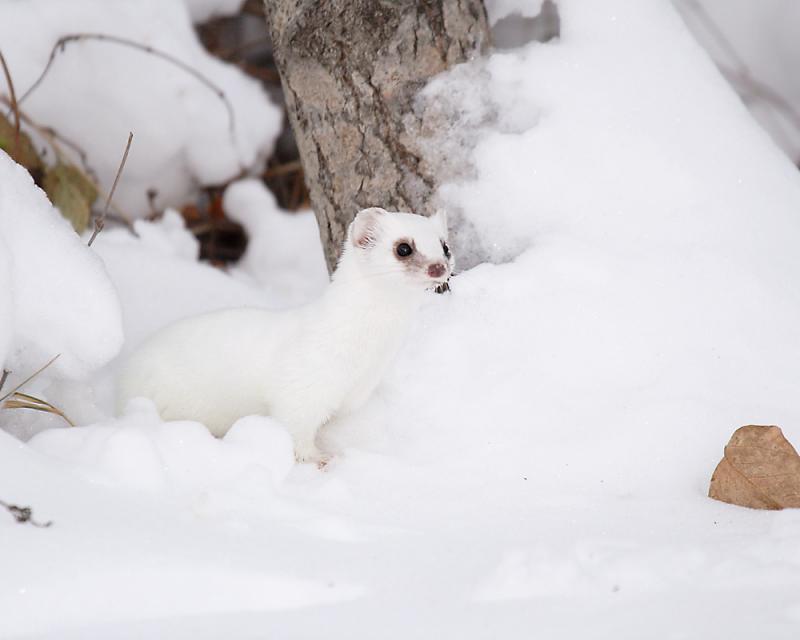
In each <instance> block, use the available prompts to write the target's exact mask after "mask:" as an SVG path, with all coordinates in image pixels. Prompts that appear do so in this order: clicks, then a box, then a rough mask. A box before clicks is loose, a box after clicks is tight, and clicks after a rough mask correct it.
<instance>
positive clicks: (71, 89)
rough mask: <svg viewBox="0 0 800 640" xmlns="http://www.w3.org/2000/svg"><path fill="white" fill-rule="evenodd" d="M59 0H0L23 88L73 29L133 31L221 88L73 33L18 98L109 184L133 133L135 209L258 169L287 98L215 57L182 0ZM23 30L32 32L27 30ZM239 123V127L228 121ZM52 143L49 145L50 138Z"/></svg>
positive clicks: (128, 170)
mask: <svg viewBox="0 0 800 640" xmlns="http://www.w3.org/2000/svg"><path fill="white" fill-rule="evenodd" d="M61 4H62V3H61V2H60V0H55V1H54V0H32V1H31V2H10V3H9V2H6V3H0V42H2V43H3V54H4V56H5V57H6V60H7V62H8V65H9V68H10V70H11V74H12V76H13V79H14V84H15V86H16V88H17V94H18V95H22V94H23V93H24V92H25V91H26V90H27V89H28V87H30V86H31V85H32V84H33V82H34V81H35V80H36V78H37V77H38V76H39V74H40V73H41V72H42V70H43V69H44V67H45V65H46V63H47V60H48V56H49V55H50V51H51V49H52V48H53V46H54V45H55V43H56V42H57V41H58V39H59V38H60V37H62V36H64V35H67V34H74V33H99V34H105V35H110V36H117V37H121V38H126V39H128V40H133V41H135V42H137V43H140V44H142V45H144V46H149V47H153V48H154V49H158V50H160V51H162V52H164V53H165V54H167V55H169V56H172V57H174V58H176V59H177V60H179V61H180V62H182V63H185V64H186V65H189V66H190V67H192V68H193V69H195V70H196V71H197V72H198V73H200V74H202V75H203V76H204V77H205V78H207V79H208V81H210V82H212V83H214V84H215V85H216V86H217V87H219V89H221V91H222V92H223V93H224V95H225V97H226V98H227V100H228V101H229V103H230V105H231V107H232V110H233V114H232V115H233V122H231V121H230V120H229V115H230V114H229V113H228V111H227V108H226V104H225V102H224V101H223V100H221V99H220V97H219V96H218V95H217V94H216V92H215V90H214V89H212V88H210V87H209V86H206V84H204V83H203V82H202V81H201V80H199V79H198V78H196V77H194V76H193V75H191V74H190V73H187V72H186V71H185V70H182V69H180V68H178V67H177V66H175V65H173V64H170V63H169V62H168V61H167V60H164V59H163V58H159V57H157V56H155V55H151V54H148V53H147V52H144V51H140V50H137V49H133V48H130V47H127V46H122V45H119V44H114V43H111V42H101V41H97V40H83V41H77V42H70V43H68V44H67V45H66V46H65V48H64V49H63V50H62V51H60V52H59V53H57V55H56V57H55V59H54V61H53V64H52V67H51V69H50V71H49V73H48V75H47V76H46V77H45V79H44V81H43V82H42V84H41V85H40V86H39V88H38V89H37V90H36V91H35V92H34V93H32V94H31V96H30V98H29V99H27V100H25V101H24V103H23V104H22V105H21V108H22V109H23V110H24V111H25V112H27V113H28V114H29V115H30V116H31V117H32V118H33V119H34V120H35V121H37V122H38V123H40V124H42V125H46V126H51V127H53V128H54V129H55V130H56V131H58V132H59V133H60V134H62V135H63V136H65V137H66V138H67V139H71V140H74V141H76V142H77V143H79V144H80V145H81V146H82V147H83V148H84V149H85V151H86V152H87V155H88V158H89V162H90V163H91V165H92V167H93V168H94V169H95V170H96V172H97V173H98V175H99V179H100V183H101V185H103V186H104V187H105V188H106V190H107V189H109V188H110V186H111V183H112V181H113V178H114V175H115V173H116V170H117V166H118V165H119V161H120V157H121V155H122V151H123V149H124V146H125V140H126V138H127V134H128V132H129V131H132V132H133V133H134V136H135V137H134V142H133V146H132V147H131V152H130V156H129V158H128V162H127V164H126V166H125V175H124V178H123V179H122V180H121V182H120V184H119V186H118V188H117V191H116V195H115V202H116V203H117V204H118V205H119V206H120V207H121V208H122V209H123V210H124V211H125V212H126V213H128V214H130V215H134V216H141V215H144V214H146V213H147V212H148V211H149V205H148V197H147V191H148V190H149V189H153V190H155V192H156V203H157V205H158V206H169V205H177V204H181V203H182V202H183V201H185V199H186V198H187V197H188V196H189V195H190V194H191V192H192V190H193V189H194V188H196V186H197V185H198V184H200V185H207V184H218V183H221V182H224V181H226V180H228V179H231V178H232V177H234V176H235V175H237V174H238V173H240V172H241V171H242V170H244V169H250V168H257V167H258V165H259V164H260V163H261V162H262V160H263V159H264V158H265V157H266V156H267V155H268V154H269V152H270V151H271V149H272V145H273V142H274V140H275V138H276V136H277V135H278V133H279V131H280V128H281V111H280V108H279V107H277V106H276V105H274V104H273V103H272V102H270V100H269V98H268V96H267V94H266V93H265V91H264V90H263V89H262V88H261V86H260V85H259V84H258V83H257V82H256V81H255V80H253V79H251V78H248V77H247V76H245V75H244V74H243V73H242V72H240V71H239V70H238V69H236V68H235V67H233V66H232V65H229V64H225V63H222V62H220V61H219V60H217V59H215V58H213V57H212V56H211V55H209V54H208V53H207V52H206V51H205V49H203V47H202V45H201V44H200V42H199V41H198V39H197V36H196V35H195V33H194V30H193V28H192V23H191V20H190V18H189V14H188V12H187V9H186V6H185V4H184V3H183V0H135V1H131V0H120V1H116V2H107V1H106V0H76V1H73V2H71V3H70V5H69V11H60V10H58V9H59V8H60V7H61ZM20 33H24V34H26V37H24V38H23V37H19V35H18V34H20ZM232 126H233V127H234V128H233V129H231V127H232ZM42 146H45V145H42Z"/></svg>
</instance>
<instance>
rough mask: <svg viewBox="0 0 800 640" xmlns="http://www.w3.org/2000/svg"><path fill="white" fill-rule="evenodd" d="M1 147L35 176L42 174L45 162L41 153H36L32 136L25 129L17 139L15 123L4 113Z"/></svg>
mask: <svg viewBox="0 0 800 640" xmlns="http://www.w3.org/2000/svg"><path fill="white" fill-rule="evenodd" d="M0 149H2V150H3V151H5V152H6V153H7V154H8V155H10V156H11V158H12V159H13V160H14V161H15V162H17V163H19V164H21V165H22V166H23V167H25V168H26V169H27V170H28V171H29V172H30V174H31V175H32V176H33V177H34V178H37V177H38V176H39V175H41V171H42V169H43V168H44V164H43V163H42V159H41V158H40V157H39V154H38V153H36V149H35V148H34V146H33V142H31V138H30V136H29V135H28V134H27V133H25V132H24V131H20V132H19V140H18V141H17V140H16V133H15V131H14V125H13V124H11V122H10V121H9V120H7V119H6V118H5V116H3V115H2V114H0Z"/></svg>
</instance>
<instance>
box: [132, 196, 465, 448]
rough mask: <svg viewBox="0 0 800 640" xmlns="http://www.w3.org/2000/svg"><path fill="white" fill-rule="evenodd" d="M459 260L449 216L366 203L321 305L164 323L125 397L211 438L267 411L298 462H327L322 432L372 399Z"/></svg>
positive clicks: (140, 357) (135, 366)
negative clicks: (428, 296)
mask: <svg viewBox="0 0 800 640" xmlns="http://www.w3.org/2000/svg"><path fill="white" fill-rule="evenodd" d="M452 266H453V260H452V257H451V255H450V250H449V248H448V246H447V222H446V219H445V215H444V213H438V214H436V215H434V216H432V217H430V218H426V217H423V216H420V215H416V214H411V213H396V212H392V213H390V212H387V211H384V210H383V209H379V208H377V207H374V208H371V209H364V210H363V211H360V212H359V213H358V215H357V216H356V218H355V220H353V222H352V223H351V225H350V228H349V229H348V233H347V239H346V240H345V243H344V248H343V252H342V257H341V259H340V260H339V264H338V266H337V269H336V271H335V273H334V275H333V279H332V281H331V283H330V284H329V285H328V288H327V289H326V291H325V293H324V294H323V296H322V297H321V298H320V299H319V300H317V301H315V302H312V303H311V304H308V305H306V306H304V307H299V308H296V309H291V310H288V311H283V312H272V311H264V310H260V309H232V310H227V311H219V312H214V313H209V314H205V315H201V316H196V317H193V318H188V319H186V320H182V321H179V322H177V323H175V324H173V325H171V326H169V327H167V328H166V329H163V330H162V331H160V332H158V333H157V334H156V335H155V336H153V337H152V338H150V339H149V340H148V341H147V342H146V343H145V344H144V345H143V346H142V347H141V348H140V349H139V350H138V351H137V352H136V353H135V354H134V355H133V356H132V357H131V359H130V360H129V361H128V363H127V364H126V366H125V367H124V369H123V372H122V374H121V376H120V379H119V388H118V399H119V404H120V406H124V404H125V403H126V402H127V401H128V400H129V399H130V398H133V397H136V396H145V397H147V398H150V399H152V400H153V402H155V404H156V407H157V408H158V411H159V413H160V414H161V416H162V417H163V418H164V419H167V420H175V419H191V420H197V421H199V422H202V423H203V424H205V425H206V426H207V427H208V429H209V430H210V431H211V432H212V433H213V434H215V435H223V434H224V433H225V432H226V431H227V430H228V429H229V428H230V426H231V425H232V424H233V422H234V421H236V420H237V419H238V418H240V417H242V416H245V415H251V414H261V415H270V416H273V417H274V418H276V419H277V420H278V421H280V422H281V423H283V424H284V425H285V426H286V427H287V428H288V429H289V431H290V433H291V434H292V437H293V438H294V442H295V453H296V456H297V459H298V460H300V461H319V460H321V459H322V455H321V453H320V451H319V450H318V448H317V446H316V443H315V438H316V435H317V431H318V430H319V428H320V427H321V426H322V425H323V424H325V423H326V422H328V421H329V420H331V419H332V418H334V417H341V416H342V415H345V414H347V413H349V412H352V411H353V410H355V409H357V408H358V407H360V406H361V405H362V404H364V402H366V400H367V398H368V397H369V396H370V394H371V393H372V391H373V390H374V389H375V387H376V386H377V385H378V383H379V382H380V379H381V376H382V374H383V372H384V370H385V369H386V367H387V365H388V364H389V363H390V361H391V359H392V358H393V357H394V355H395V354H396V352H397V350H398V349H399V347H400V345H401V342H402V340H403V338H404V336H405V334H406V332H407V329H408V327H409V324H410V321H411V319H412V317H413V315H414V313H415V311H416V310H417V308H418V307H419V305H420V304H421V302H422V299H423V296H424V295H425V292H426V291H427V290H430V289H432V288H434V287H436V286H437V285H440V284H443V283H446V282H447V280H448V279H449V277H450V274H451V271H452Z"/></svg>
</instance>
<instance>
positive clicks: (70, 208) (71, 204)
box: [42, 162, 97, 233]
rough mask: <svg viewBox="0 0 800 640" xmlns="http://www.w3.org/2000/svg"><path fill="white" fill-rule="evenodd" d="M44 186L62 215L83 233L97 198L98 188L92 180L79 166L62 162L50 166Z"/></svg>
mask: <svg viewBox="0 0 800 640" xmlns="http://www.w3.org/2000/svg"><path fill="white" fill-rule="evenodd" d="M42 186H43V187H44V190H45V193H47V196H48V197H49V198H50V202H52V203H53V204H54V205H55V206H56V207H58V209H59V211H61V215H63V216H64V217H65V218H66V219H67V220H69V221H70V222H71V223H72V226H73V227H74V229H75V231H77V232H78V233H83V232H84V231H85V230H86V227H87V226H88V224H89V218H90V217H91V206H92V203H93V202H94V201H95V199H96V198H97V189H95V187H94V185H93V184H92V183H91V181H90V180H89V179H88V178H87V177H86V176H85V175H84V174H83V172H82V171H80V170H79V169H78V168H77V167H74V166H72V165H69V164H65V163H61V162H60V163H58V164H56V165H53V166H52V167H48V169H47V171H46V172H45V174H44V180H43V181H42Z"/></svg>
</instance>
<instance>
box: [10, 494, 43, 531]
mask: <svg viewBox="0 0 800 640" xmlns="http://www.w3.org/2000/svg"><path fill="white" fill-rule="evenodd" d="M0 507H4V508H5V509H7V510H8V512H9V513H10V514H11V515H12V516H13V517H14V520H16V521H17V522H19V523H20V524H25V523H26V522H27V523H29V524H31V525H32V526H34V527H39V528H41V529H46V528H47V527H49V526H50V525H52V524H53V521H52V520H48V521H47V522H36V520H34V519H33V509H31V508H30V507H18V506H17V505H15V504H9V503H8V502H4V501H3V500H0Z"/></svg>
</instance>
